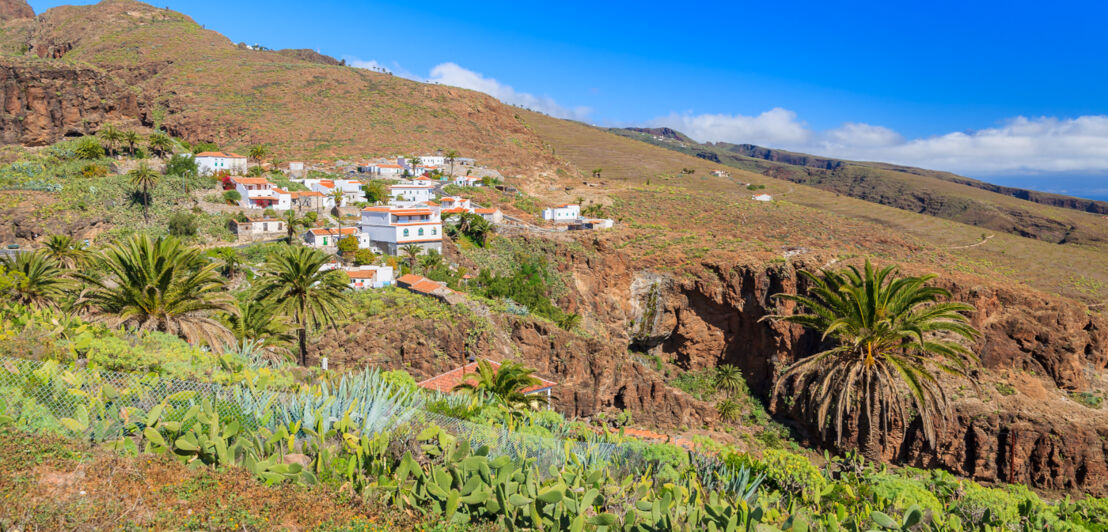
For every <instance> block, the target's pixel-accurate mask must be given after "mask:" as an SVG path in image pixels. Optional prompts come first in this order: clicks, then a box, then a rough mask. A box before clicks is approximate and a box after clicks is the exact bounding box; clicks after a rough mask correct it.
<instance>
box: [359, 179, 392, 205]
mask: <svg viewBox="0 0 1108 532" xmlns="http://www.w3.org/2000/svg"><path fill="white" fill-rule="evenodd" d="M362 192H365V197H366V201H368V202H370V203H379V202H382V201H388V200H389V189H388V187H386V186H385V183H384V181H381V180H378V179H375V180H373V181H370V182H369V183H366V184H365V186H363V187H362Z"/></svg>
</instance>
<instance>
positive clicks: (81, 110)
mask: <svg viewBox="0 0 1108 532" xmlns="http://www.w3.org/2000/svg"><path fill="white" fill-rule="evenodd" d="M0 50H2V51H3V53H4V55H3V56H0V72H2V71H4V70H6V71H7V72H8V73H7V74H6V75H5V77H6V78H7V80H15V79H22V80H24V83H23V84H22V85H19V86H18V87H16V86H13V87H11V88H8V89H5V94H4V100H5V108H4V110H3V111H4V115H3V116H2V117H0V119H3V120H5V124H6V127H5V131H6V132H7V133H8V138H7V139H6V140H8V141H12V139H14V140H16V141H19V142H23V143H35V144H45V143H49V142H53V141H55V140H57V139H58V138H60V137H62V136H64V135H67V134H83V133H91V132H93V131H95V130H96V129H97V128H99V127H100V125H102V124H103V123H104V122H111V121H117V120H121V119H132V120H134V121H137V122H139V123H141V124H142V125H145V126H154V125H162V126H164V127H165V128H166V129H167V130H168V131H169V132H170V133H172V134H174V135H177V136H181V137H184V138H186V139H188V140H190V141H214V142H217V143H219V144H220V145H223V146H228V147H234V148H242V147H244V146H246V145H250V144H254V143H261V142H265V143H269V144H270V145H271V146H272V147H273V149H274V151H275V152H276V153H278V154H279V155H280V156H283V157H365V156H368V155H390V154H405V153H414V152H425V151H430V150H434V149H456V150H458V151H459V152H461V153H462V154H464V155H467V156H472V157H477V158H479V159H481V160H482V162H488V163H491V164H496V165H498V166H501V167H502V168H504V169H506V170H509V171H528V172H535V171H541V170H542V169H544V168H548V167H551V166H552V165H554V164H555V161H554V159H553V158H552V157H549V156H548V155H545V154H544V153H543V146H542V143H541V141H540V140H539V139H538V138H537V137H536V136H535V135H534V134H533V133H531V132H530V131H528V130H527V129H526V128H525V127H523V126H522V124H521V123H520V122H519V120H518V119H517V118H516V109H514V108H512V107H510V106H507V105H504V104H502V103H500V102H499V101H497V100H495V99H493V98H492V97H489V96H487V95H485V94H481V93H477V92H474V91H467V90H463V89H458V88H453V87H444V86H437V85H429V84H423V83H417V82H413V81H409V80H406V79H401V78H397V77H394V76H391V75H388V74H381V73H377V72H371V71H368V70H364V69H357V68H352V67H346V66H341V65H337V64H333V63H334V61H327V60H326V59H323V58H322V56H318V55H315V54H308V53H304V52H303V51H296V50H291V51H289V50H286V51H276V52H274V51H255V50H251V49H248V48H245V47H240V46H237V45H235V44H233V43H232V42H231V41H230V40H229V39H227V38H226V37H223V36H222V35H220V34H218V33H216V32H213V31H210V30H205V29H203V28H202V27H201V26H199V25H198V24H196V23H195V22H194V21H193V20H192V19H190V18H189V17H187V16H185V15H182V14H180V13H176V12H173V11H168V10H164V9H159V8H155V7H152V6H149V5H146V4H142V3H139V2H134V1H130V0H104V1H102V2H100V3H99V4H95V5H91V6H63V7H58V8H54V9H51V10H49V11H46V12H45V13H43V14H42V15H40V16H39V17H38V18H37V19H25V18H17V19H12V20H9V21H7V22H5V23H4V24H3V25H2V26H0ZM56 70H72V71H74V72H79V71H96V72H99V76H100V77H101V78H103V80H104V82H103V83H99V84H98V83H77V84H74V89H75V90H74V91H75V92H78V93H80V94H81V95H82V98H80V99H67V98H66V94H65V92H66V91H62V90H61V89H60V88H58V87H56V86H55V85H52V84H48V83H35V81H36V80H35V79H34V78H35V73H36V72H38V71H43V72H46V71H56ZM107 85H110V86H111V87H110V88H105V86H107ZM118 87H127V88H128V90H124V91H119V90H117V88H118ZM121 92H122V94H127V95H128V98H133V100H134V103H135V105H133V106H129V107H127V108H126V109H122V108H120V109H118V112H111V113H108V112H97V111H96V110H90V109H88V107H87V104H89V102H99V101H100V100H101V99H104V100H114V99H116V98H118V97H119V94H120V93H121ZM117 107H122V106H117ZM20 117H22V118H20Z"/></svg>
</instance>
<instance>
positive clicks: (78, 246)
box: [42, 235, 88, 270]
mask: <svg viewBox="0 0 1108 532" xmlns="http://www.w3.org/2000/svg"><path fill="white" fill-rule="evenodd" d="M42 251H43V253H45V254H46V256H47V257H49V258H51V259H53V260H54V262H56V263H57V264H58V265H59V266H61V267H62V268H65V269H67V270H72V269H75V268H77V267H79V266H80V265H82V264H84V262H85V260H86V259H87V258H88V250H86V249H85V246H84V243H82V242H78V241H77V239H75V238H73V237H71V236H69V235H54V236H51V237H50V238H48V239H47V240H46V246H45V247H44V248H43V249H42Z"/></svg>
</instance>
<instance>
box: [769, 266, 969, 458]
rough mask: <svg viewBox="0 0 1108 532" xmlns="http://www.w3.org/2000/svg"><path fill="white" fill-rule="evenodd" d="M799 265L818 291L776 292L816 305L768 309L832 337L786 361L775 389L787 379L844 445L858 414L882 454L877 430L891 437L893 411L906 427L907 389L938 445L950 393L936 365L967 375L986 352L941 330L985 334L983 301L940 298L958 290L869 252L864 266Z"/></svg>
mask: <svg viewBox="0 0 1108 532" xmlns="http://www.w3.org/2000/svg"><path fill="white" fill-rule="evenodd" d="M800 274H801V276H802V277H804V278H805V279H807V280H808V281H809V282H810V283H811V288H810V289H809V293H810V295H807V296H803V295H793V294H781V295H779V296H777V297H779V298H781V299H784V300H787V301H793V302H796V303H798V304H799V305H800V306H801V307H802V308H804V309H806V310H807V313H804V314H792V315H789V316H768V318H773V319H780V320H782V321H786V322H790V323H797V324H800V325H803V326H805V327H809V328H812V329H815V330H817V331H822V333H823V338H824V340H825V341H826V342H828V343H829V346H828V348H827V349H824V350H823V351H820V352H818V353H816V354H814V355H812V356H809V357H807V358H803V359H801V360H798V361H797V362H795V363H793V364H792V365H791V366H789V367H788V368H786V369H785V371H784V373H782V374H781V376H780V378H778V380H777V382H776V383H775V384H774V388H773V395H774V398H775V399H776V398H779V397H781V395H782V394H783V393H784V391H785V389H786V385H787V383H788V386H789V388H790V389H791V395H792V396H793V397H795V398H801V400H802V403H801V405H800V407H801V409H802V410H803V412H804V414H805V415H806V416H807V417H808V418H809V421H812V422H814V423H815V424H816V426H818V427H820V428H821V430H822V431H823V433H824V435H825V436H827V435H829V433H831V434H833V435H834V436H835V441H836V444H839V443H841V440H842V435H843V421H844V420H850V419H854V418H857V419H858V420H859V421H858V429H859V434H860V435H861V431H862V430H865V431H866V436H865V437H866V442H865V443H866V449H865V452H866V453H867V454H871V455H873V454H876V452H877V449H876V446H877V445H883V442H881V443H880V444H879V443H878V442H877V435H878V434H880V435H881V437H882V439H883V438H884V436H885V435H886V434H887V433H888V431H889V430H891V429H892V427H891V423H892V422H893V421H894V420H896V421H899V422H900V424H901V426H902V427H905V428H907V426H908V420H907V419H906V417H905V406H906V405H905V403H906V402H907V401H906V400H905V395H907V396H908V397H909V398H910V401H911V405H909V406H911V407H914V409H915V411H916V412H917V413H918V414H919V419H920V422H921V426H922V429H923V432H924V436H925V437H926V438H927V441H928V442H929V443H930V444H931V445H934V443H935V429H936V426H937V425H938V424H939V423H941V422H942V421H943V420H945V419H946V418H947V412H946V394H945V392H944V390H943V388H942V385H941V384H940V383H939V382H938V379H937V378H936V376H937V373H936V371H935V370H936V369H937V370H939V371H941V372H945V373H949V374H953V375H956V376H962V377H968V376H969V371H970V367H971V365H972V364H973V363H974V362H976V360H977V357H976V356H975V355H974V354H973V353H972V352H971V351H970V350H969V349H967V348H966V347H965V346H963V345H962V344H961V343H958V342H956V341H952V340H947V339H945V338H939V337H938V336H937V335H940V334H943V335H947V336H953V337H961V338H963V339H965V340H972V339H974V338H975V337H977V336H978V335H979V334H980V333H979V332H978V331H977V330H976V329H974V328H973V327H972V326H971V325H970V324H969V319H968V318H967V317H966V315H965V313H967V312H973V311H974V308H973V307H972V306H970V305H966V304H964V303H957V302H949V301H947V302H940V301H939V300H940V299H946V298H949V297H950V293H949V292H947V291H946V290H944V289H942V288H937V287H933V286H927V283H928V281H930V280H932V279H934V278H935V277H936V276H935V275H924V276H921V277H897V268H896V267H895V266H887V267H885V268H883V269H881V270H877V269H876V268H874V267H873V265H872V264H870V262H869V261H868V260H867V261H866V265H865V268H864V269H863V270H862V271H859V270H858V269H857V268H855V267H853V266H852V267H850V268H849V269H847V270H842V271H839V272H834V271H825V272H823V273H822V275H816V274H814V273H812V272H808V271H802V272H800ZM905 390H906V392H907V393H906V394H905V393H903V392H904V391H905ZM829 416H830V419H829ZM863 421H864V422H865V423H864V426H863ZM860 441H861V440H860Z"/></svg>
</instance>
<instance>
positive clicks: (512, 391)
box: [454, 360, 546, 408]
mask: <svg viewBox="0 0 1108 532" xmlns="http://www.w3.org/2000/svg"><path fill="white" fill-rule="evenodd" d="M534 372H535V370H533V369H530V368H526V367H524V366H523V365H521V364H517V363H515V362H512V361H507V362H504V363H503V364H501V365H500V367H499V368H498V369H496V370H493V369H492V364H489V362H488V361H487V360H481V361H479V362H478V363H477V373H470V374H468V375H466V377H465V379H463V380H462V382H461V383H460V384H458V385H457V386H455V387H454V389H455V390H466V391H470V392H477V391H483V392H486V393H488V394H490V395H492V396H493V397H495V398H496V399H498V400H500V401H501V402H503V403H504V404H505V405H507V406H509V407H512V408H516V407H528V406H533V405H536V404H544V403H546V397H545V396H542V395H524V393H523V390H526V389H527V388H530V387H532V386H535V385H536V384H541V383H542V381H540V380H539V379H538V378H536V377H535V376H534V375H532V374H533V373H534Z"/></svg>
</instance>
